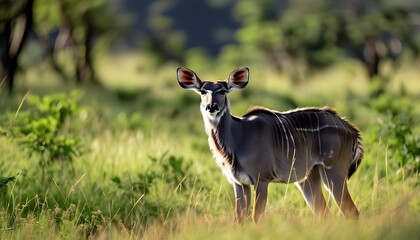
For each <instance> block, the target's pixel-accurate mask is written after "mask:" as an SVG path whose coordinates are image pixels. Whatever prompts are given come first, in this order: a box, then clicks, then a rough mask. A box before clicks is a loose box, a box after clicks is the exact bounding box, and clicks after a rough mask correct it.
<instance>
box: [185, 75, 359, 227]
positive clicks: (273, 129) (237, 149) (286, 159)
mask: <svg viewBox="0 0 420 240" xmlns="http://www.w3.org/2000/svg"><path fill="white" fill-rule="evenodd" d="M177 74H178V81H179V83H180V85H181V86H182V87H183V88H185V89H192V90H195V91H196V92H198V93H200V95H201V104H200V109H201V113H202V115H203V120H204V123H205V130H206V132H207V134H208V137H209V145H210V149H211V150H212V152H213V155H214V157H215V159H216V162H217V163H218V165H219V167H220V168H221V169H222V171H223V172H224V174H225V175H226V177H227V179H228V180H229V182H231V183H232V185H233V186H234V190H235V196H236V216H237V219H238V220H239V221H241V220H243V219H244V218H247V216H248V213H247V212H248V209H249V204H250V197H251V191H250V185H253V186H254V202H255V204H254V212H253V217H254V220H255V221H257V220H258V219H259V218H260V216H261V214H262V213H263V211H264V208H265V205H266V200H267V185H268V183H270V182H282V183H295V185H296V186H297V187H298V188H299V189H300V190H301V192H302V194H303V196H304V197H305V200H306V202H307V203H308V205H309V206H310V207H311V209H312V210H313V211H314V213H316V214H318V215H325V214H326V213H327V212H328V209H327V205H326V203H325V199H324V197H323V195H322V191H321V181H322V182H323V183H324V185H325V186H326V187H327V189H328V190H329V191H330V192H331V193H332V195H333V196H334V199H335V200H336V202H337V204H338V205H339V207H340V209H341V210H342V212H343V213H344V214H345V215H346V216H357V215H358V210H357V208H356V206H355V205H354V203H353V201H352V199H351V197H350V195H349V193H348V190H347V185H346V182H347V179H348V178H349V177H350V176H351V175H352V174H353V173H354V171H355V170H356V169H357V167H358V166H359V165H360V162H361V159H362V157H363V146H362V141H361V137H360V133H359V130H358V129H357V128H356V127H355V126H353V125H352V124H351V123H349V122H348V121H346V120H345V119H343V118H341V117H340V116H339V115H338V114H337V113H336V112H335V111H334V110H332V109H331V108H303V109H296V110H292V111H288V112H278V111H273V110H269V109H266V108H262V107H256V108H252V109H250V110H249V111H248V113H247V114H245V115H244V116H243V117H235V116H232V115H231V114H230V109H229V101H228V98H227V93H229V92H230V91H231V90H232V89H235V88H237V89H241V88H243V87H245V86H246V84H247V83H248V76H249V70H248V69H247V68H241V69H237V70H235V71H233V72H232V73H231V74H230V76H229V78H228V80H227V81H226V82H221V81H218V82H210V81H201V80H200V79H199V78H198V77H197V76H196V74H195V73H194V72H192V71H191V70H188V69H185V68H179V69H178V70H177Z"/></svg>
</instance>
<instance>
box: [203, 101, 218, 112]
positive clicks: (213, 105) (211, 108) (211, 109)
mask: <svg viewBox="0 0 420 240" xmlns="http://www.w3.org/2000/svg"><path fill="white" fill-rule="evenodd" d="M206 111H208V112H210V113H214V112H217V111H219V106H218V105H217V104H216V103H211V104H208V105H207V106H206Z"/></svg>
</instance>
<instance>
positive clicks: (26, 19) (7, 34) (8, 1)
mask: <svg viewBox="0 0 420 240" xmlns="http://www.w3.org/2000/svg"><path fill="white" fill-rule="evenodd" d="M33 5H34V0H2V2H1V4H0V13H1V14H0V15H1V17H0V29H1V31H0V43H1V46H0V51H1V68H2V69H1V74H0V76H1V79H2V80H1V81H3V79H6V82H7V85H8V89H9V92H11V91H12V89H13V86H14V77H15V73H16V70H17V69H18V59H19V56H20V53H21V52H22V49H23V47H24V45H25V43H26V40H27V38H28V35H29V32H30V30H31V28H32V24H33Z"/></svg>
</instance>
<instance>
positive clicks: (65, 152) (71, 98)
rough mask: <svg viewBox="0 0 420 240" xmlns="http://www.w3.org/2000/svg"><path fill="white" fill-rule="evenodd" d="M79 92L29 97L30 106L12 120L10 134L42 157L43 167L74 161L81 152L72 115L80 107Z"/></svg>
mask: <svg viewBox="0 0 420 240" xmlns="http://www.w3.org/2000/svg"><path fill="white" fill-rule="evenodd" d="M79 98H80V94H79V93H78V92H72V93H70V94H68V95H63V94H56V95H47V96H45V97H42V98H41V97H38V96H35V95H31V96H29V98H28V108H27V109H26V110H23V111H21V112H19V113H18V114H17V115H16V117H15V118H14V119H13V120H12V125H11V127H10V130H9V132H8V133H6V135H7V136H9V137H13V138H14V139H16V140H17V141H18V143H19V144H20V145H21V146H22V147H23V148H24V149H25V150H26V151H27V152H28V153H29V155H30V156H32V155H34V154H35V155H37V156H39V157H40V165H41V168H42V171H43V173H44V171H45V170H46V167H47V166H48V165H50V164H52V163H54V162H58V161H67V162H68V161H71V160H72V159H73V158H74V157H76V156H80V155H81V153H82V145H81V143H80V139H79V138H78V137H76V136H74V134H73V133H72V131H75V130H74V129H72V126H73V125H74V123H73V122H72V117H73V115H74V114H75V113H77V112H78V111H80V109H81V107H80V106H79V104H78V102H77V101H78V99H79ZM9 116H10V114H9Z"/></svg>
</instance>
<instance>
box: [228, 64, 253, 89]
mask: <svg viewBox="0 0 420 240" xmlns="http://www.w3.org/2000/svg"><path fill="white" fill-rule="evenodd" d="M248 81H249V69H248V68H247V67H243V68H238V69H236V70H234V71H233V72H232V73H231V74H230V75H229V78H228V80H227V83H228V86H229V90H231V89H242V88H244V87H245V86H246V85H247V84H248Z"/></svg>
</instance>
